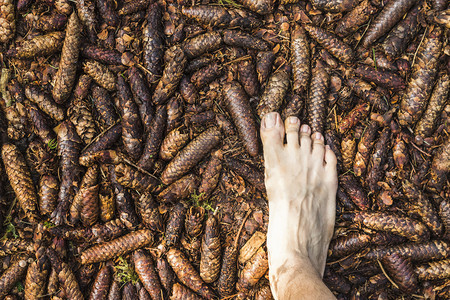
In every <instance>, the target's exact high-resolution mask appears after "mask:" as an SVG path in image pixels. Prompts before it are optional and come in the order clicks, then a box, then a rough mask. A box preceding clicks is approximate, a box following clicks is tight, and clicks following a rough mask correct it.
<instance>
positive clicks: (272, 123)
mask: <svg viewBox="0 0 450 300" xmlns="http://www.w3.org/2000/svg"><path fill="white" fill-rule="evenodd" d="M283 139H284V125H283V122H282V121H281V116H280V114H279V113H277V112H271V113H268V114H266V115H264V117H263V118H262V120H261V140H262V143H263V150H264V158H265V161H266V162H267V160H269V161H270V159H271V157H272V156H274V155H276V154H277V153H278V152H280V151H281V150H282V148H283Z"/></svg>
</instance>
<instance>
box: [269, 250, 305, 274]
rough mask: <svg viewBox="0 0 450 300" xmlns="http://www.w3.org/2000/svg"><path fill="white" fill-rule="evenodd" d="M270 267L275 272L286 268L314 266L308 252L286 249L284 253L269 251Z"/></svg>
mask: <svg viewBox="0 0 450 300" xmlns="http://www.w3.org/2000/svg"><path fill="white" fill-rule="evenodd" d="M268 258H269V266H270V268H271V269H273V270H278V269H280V268H285V267H286V266H306V265H308V266H312V263H311V260H310V259H309V257H308V255H307V253H306V252H302V251H300V250H298V249H285V250H284V251H282V252H280V251H274V252H273V255H272V251H270V249H268Z"/></svg>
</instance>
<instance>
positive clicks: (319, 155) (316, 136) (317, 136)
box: [312, 132, 325, 165]
mask: <svg viewBox="0 0 450 300" xmlns="http://www.w3.org/2000/svg"><path fill="white" fill-rule="evenodd" d="M312 143H313V146H312V156H313V161H314V162H317V163H318V164H320V165H323V161H324V155H325V144H324V138H323V135H322V134H321V133H320V132H314V133H313V135H312Z"/></svg>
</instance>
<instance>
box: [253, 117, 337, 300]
mask: <svg viewBox="0 0 450 300" xmlns="http://www.w3.org/2000/svg"><path fill="white" fill-rule="evenodd" d="M285 133H286V144H284V137H285ZM261 138H262V141H263V147H264V162H265V183H266V189H267V196H268V199H269V212H270V213H269V227H268V232H267V249H268V254H269V272H270V274H269V275H270V278H271V284H272V283H273V282H272V279H273V278H272V277H273V276H277V275H279V274H277V271H279V270H280V269H282V268H285V267H286V265H291V266H292V265H293V264H295V265H299V266H304V265H305V264H307V265H309V267H311V272H315V273H316V276H317V278H318V279H319V281H320V278H321V277H322V276H323V272H324V269H325V261H326V257H327V250H328V246H329V244H330V240H331V237H332V235H333V228H334V220H335V205H336V204H335V201H336V190H337V173H336V156H335V155H334V153H333V151H332V150H331V149H330V148H329V147H328V146H327V147H325V145H324V138H323V136H322V135H321V134H320V133H314V134H313V135H312V138H311V129H310V128H309V126H307V125H302V126H301V129H300V121H299V119H298V118H296V117H289V118H287V120H286V122H285V125H284V124H283V122H282V120H281V117H280V115H279V114H278V113H269V114H266V115H265V116H264V118H263V120H262V121H261ZM307 268H308V266H306V267H305V269H307ZM306 275H307V274H306ZM306 275H305V276H306ZM322 285H323V284H322ZM323 286H324V285H323ZM272 287H273V285H272ZM325 288H326V287H325ZM280 299H287V298H280Z"/></svg>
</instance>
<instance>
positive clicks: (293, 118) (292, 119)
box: [289, 117, 300, 124]
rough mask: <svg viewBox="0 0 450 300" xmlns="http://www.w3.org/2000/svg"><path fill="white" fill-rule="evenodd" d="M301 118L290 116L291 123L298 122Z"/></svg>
mask: <svg viewBox="0 0 450 300" xmlns="http://www.w3.org/2000/svg"><path fill="white" fill-rule="evenodd" d="M299 121H300V120H299V119H298V118H297V117H289V123H290V124H297V123H298V122H299Z"/></svg>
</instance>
